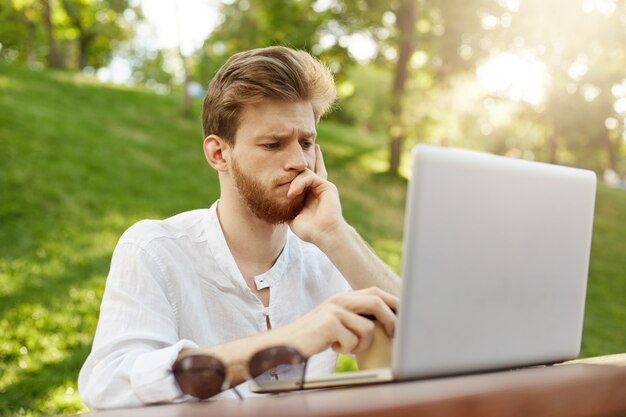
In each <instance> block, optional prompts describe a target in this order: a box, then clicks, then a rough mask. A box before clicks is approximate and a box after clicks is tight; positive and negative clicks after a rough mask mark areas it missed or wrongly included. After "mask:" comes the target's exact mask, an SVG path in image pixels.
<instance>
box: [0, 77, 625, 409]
mask: <svg viewBox="0 0 626 417" xmlns="http://www.w3.org/2000/svg"><path fill="white" fill-rule="evenodd" d="M195 114H199V103H195ZM319 133H320V143H321V144H322V147H323V149H324V151H325V154H324V155H325V160H326V163H327V166H328V169H329V172H330V175H329V176H330V179H331V180H332V181H333V182H335V183H336V184H337V186H338V187H339V189H340V191H341V193H342V204H343V208H344V215H345V216H346V218H347V219H348V220H349V221H350V222H351V223H352V224H353V225H354V226H355V227H356V228H357V229H358V230H359V231H360V232H361V234H362V235H363V236H364V237H365V239H366V240H368V241H369V242H370V244H372V246H373V247H374V248H375V249H376V250H377V252H378V253H379V254H380V255H381V257H382V258H383V259H384V260H385V261H386V262H387V263H389V265H391V266H392V267H393V268H394V269H395V270H396V271H398V270H399V268H400V254H401V239H402V221H403V211H404V198H405V185H406V184H405V181H404V180H402V179H398V178H391V177H389V176H387V175H385V174H381V173H380V172H381V171H382V170H383V169H384V166H385V163H384V158H385V140H384V138H383V137H377V136H373V135H368V134H364V133H362V132H360V131H359V130H358V129H355V128H352V127H346V126H341V125H337V124H332V123H328V122H326V123H322V125H320V127H319ZM218 194H219V189H218V185H217V177H216V175H215V174H214V173H213V172H212V170H211V169H210V168H209V167H208V165H207V164H206V162H205V161H204V156H203V154H202V149H201V133H200V123H199V117H195V116H194V117H193V118H187V117H183V116H181V115H180V113H179V102H178V99H177V98H176V97H165V96H157V95H154V94H152V93H149V92H147V91H141V90H137V89H126V88H119V87H112V86H104V85H101V84H98V83H96V82H93V81H92V80H90V79H87V78H84V77H81V76H79V75H76V74H71V73H66V72H53V71H45V72H34V71H29V70H25V69H22V68H19V67H14V66H4V65H0V335H1V336H0V337H1V339H0V415H38V414H41V413H44V414H58V413H69V412H77V411H82V410H85V408H84V406H83V405H82V403H81V402H80V400H79V398H78V395H77V389H76V378H77V375H78V370H79V369H80V366H81V364H82V362H83V361H84V359H85V358H86V356H87V354H88V352H89V349H90V344H91V340H92V338H93V332H94V329H95V325H96V321H97V315H98V309H99V304H100V299H101V296H102V291H103V288H104V281H105V278H106V274H107V271H108V266H109V260H110V256H111V253H112V250H113V248H114V246H115V243H116V241H117V239H118V237H119V236H120V235H121V233H122V232H123V231H124V230H125V229H126V228H127V227H128V226H129V225H131V224H132V223H134V222H135V221H137V220H139V219H142V218H164V217H167V216H170V215H173V214H175V213H177V212H180V211H184V210H189V209H193V208H199V207H207V206H209V205H210V204H211V203H212V202H213V201H214V200H215V199H216V198H217V196H218ZM624 236H626V193H625V192H622V191H619V190H612V189H607V188H604V187H600V189H599V191H598V201H597V207H596V224H595V229H594V240H593V250H592V262H591V276H590V280H589V296H588V305H587V313H586V323H585V335H584V340H583V355H584V356H589V355H599V354H608V353H615V352H623V351H626V332H624V323H626V307H625V305H624V304H625V303H624V298H625V296H626V277H625V274H626V272H625V271H626V259H625V257H624V255H625V254H626V242H625V241H624ZM340 365H341V366H342V367H350V366H352V365H353V363H352V362H351V361H350V360H346V359H345V358H344V359H342V362H341V364H340Z"/></svg>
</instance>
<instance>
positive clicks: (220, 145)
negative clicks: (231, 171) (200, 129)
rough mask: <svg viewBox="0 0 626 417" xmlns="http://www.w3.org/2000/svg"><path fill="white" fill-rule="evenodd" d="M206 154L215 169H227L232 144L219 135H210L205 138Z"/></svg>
mask: <svg viewBox="0 0 626 417" xmlns="http://www.w3.org/2000/svg"><path fill="white" fill-rule="evenodd" d="M203 148H204V156H205V157H206V160H207V162H208V163H209V165H211V166H212V167H213V169H214V170H216V171H218V172H220V171H227V170H228V159H229V157H230V146H228V144H227V143H226V141H225V140H224V139H222V138H220V137H219V136H216V135H209V136H207V137H206V138H204V145H203Z"/></svg>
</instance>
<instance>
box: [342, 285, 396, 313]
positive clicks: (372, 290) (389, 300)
mask: <svg viewBox="0 0 626 417" xmlns="http://www.w3.org/2000/svg"><path fill="white" fill-rule="evenodd" d="M352 293H353V294H370V295H375V296H377V297H380V298H382V299H383V301H384V302H385V304H387V305H388V306H389V307H390V308H391V309H392V310H395V311H397V310H398V303H399V302H400V298H399V297H397V296H395V295H393V294H391V293H388V292H387V291H384V290H381V289H380V288H378V287H369V288H364V289H361V290H357V291H353V292H352Z"/></svg>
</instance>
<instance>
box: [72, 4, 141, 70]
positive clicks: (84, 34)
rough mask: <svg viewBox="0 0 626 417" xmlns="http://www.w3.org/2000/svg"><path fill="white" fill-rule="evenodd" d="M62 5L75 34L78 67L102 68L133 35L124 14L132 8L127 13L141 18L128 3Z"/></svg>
mask: <svg viewBox="0 0 626 417" xmlns="http://www.w3.org/2000/svg"><path fill="white" fill-rule="evenodd" d="M61 4H62V5H63V10H64V11H65V13H66V14H67V18H68V23H69V27H71V28H72V29H73V31H74V33H75V35H74V39H76V42H77V46H78V53H77V54H76V55H77V56H76V66H77V68H85V67H86V66H88V65H91V66H93V67H100V66H103V65H105V64H106V63H107V62H108V60H109V58H110V56H111V53H112V51H113V49H114V48H115V47H116V46H117V44H118V43H119V42H120V41H123V40H126V39H129V38H130V37H131V35H132V32H133V28H132V26H131V25H130V24H129V23H126V22H125V20H124V18H123V13H124V12H125V11H126V10H129V9H132V11H131V12H130V13H132V14H133V15H134V16H140V13H139V9H138V8H131V6H130V4H129V1H128V0H61ZM70 33H71V32H70Z"/></svg>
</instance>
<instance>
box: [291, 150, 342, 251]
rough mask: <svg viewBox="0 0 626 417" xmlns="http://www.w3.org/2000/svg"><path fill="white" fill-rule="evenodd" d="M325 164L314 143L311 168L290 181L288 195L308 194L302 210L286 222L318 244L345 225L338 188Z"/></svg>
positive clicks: (298, 233)
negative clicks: (329, 175)
mask: <svg viewBox="0 0 626 417" xmlns="http://www.w3.org/2000/svg"><path fill="white" fill-rule="evenodd" d="M327 176H328V174H327V172H326V166H325V165H324V158H323V156H322V151H321V149H320V147H319V145H317V144H315V167H314V170H313V171H311V170H310V169H306V170H305V171H303V172H301V173H300V174H299V175H298V176H297V177H296V178H295V179H294V180H293V181H292V182H291V186H290V187H289V191H288V192H287V197H289V198H297V197H298V196H300V195H302V194H303V193H305V192H306V191H307V190H308V191H309V192H308V195H307V198H306V201H305V204H304V208H303V209H302V211H301V212H300V213H299V214H298V215H297V216H296V217H295V218H294V219H293V220H292V221H291V222H289V227H290V228H291V230H292V231H293V232H294V233H295V234H296V235H297V236H298V237H299V238H300V239H302V240H305V241H307V242H311V243H314V244H317V245H318V246H319V244H318V241H319V239H320V238H321V237H323V236H324V235H326V234H328V233H329V232H331V231H333V230H335V229H337V228H339V227H341V226H344V225H346V223H345V220H344V219H343V216H342V214H341V203H340V202H339V193H338V191H337V187H335V185H334V184H333V183H331V182H329V181H328V180H327V179H326V178H327Z"/></svg>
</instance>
